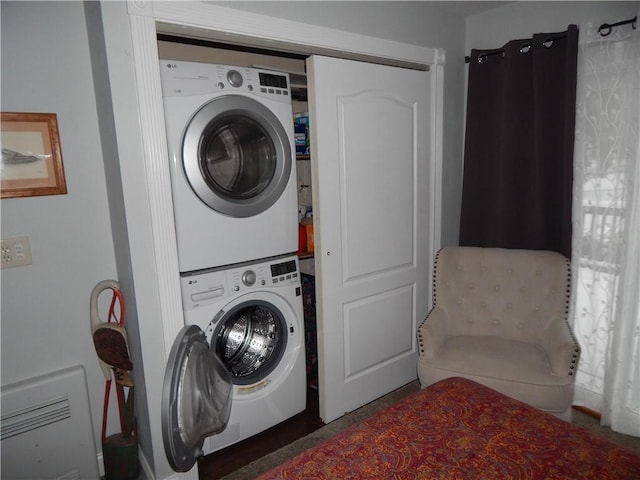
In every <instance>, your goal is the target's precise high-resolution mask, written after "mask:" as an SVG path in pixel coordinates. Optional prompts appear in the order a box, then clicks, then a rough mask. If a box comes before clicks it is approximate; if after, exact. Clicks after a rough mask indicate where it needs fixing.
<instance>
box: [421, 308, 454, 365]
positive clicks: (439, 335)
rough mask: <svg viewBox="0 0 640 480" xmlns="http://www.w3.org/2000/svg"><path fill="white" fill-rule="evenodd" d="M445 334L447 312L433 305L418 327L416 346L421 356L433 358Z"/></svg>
mask: <svg viewBox="0 0 640 480" xmlns="http://www.w3.org/2000/svg"><path fill="white" fill-rule="evenodd" d="M446 336H447V312H445V311H444V310H443V309H442V308H438V307H434V308H433V309H432V310H431V311H430V312H429V314H428V315H427V318H426V319H425V320H424V322H422V324H421V325H420V326H419V327H418V347H419V349H420V353H419V355H420V356H421V357H428V358H433V357H434V356H435V355H436V353H437V352H438V350H440V347H441V346H442V344H443V343H444V340H445V338H446Z"/></svg>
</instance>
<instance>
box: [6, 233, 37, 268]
mask: <svg viewBox="0 0 640 480" xmlns="http://www.w3.org/2000/svg"><path fill="white" fill-rule="evenodd" d="M1 252H2V257H1V260H2V261H1V263H0V265H1V266H2V268H12V267H23V266H25V265H31V246H30V245H29V237H16V238H3V239H2V248H1Z"/></svg>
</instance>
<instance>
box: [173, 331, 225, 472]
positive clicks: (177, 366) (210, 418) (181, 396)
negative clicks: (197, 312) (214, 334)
mask: <svg viewBox="0 0 640 480" xmlns="http://www.w3.org/2000/svg"><path fill="white" fill-rule="evenodd" d="M231 392H232V383H231V375H230V374H229V372H228V371H227V369H226V368H225V367H224V365H223V364H222V362H221V361H220V359H219V358H218V356H217V355H216V353H215V352H214V351H213V350H211V349H209V344H208V343H207V340H206V338H205V336H204V333H203V332H202V330H201V329H200V328H199V327H197V326H196V325H190V326H186V327H184V328H183V329H182V330H181V331H180V333H179V334H178V337H177V338H176V340H175V342H174V344H173V347H172V348H171V353H170V354H169V360H168V362H167V369H166V371H165V376H164V385H163V388H162V438H163V442H164V449H165V452H166V455H167V460H168V461H169V464H170V465H171V468H173V469H174V470H175V471H177V472H186V471H188V470H190V469H191V468H192V467H193V465H194V464H195V462H196V460H197V459H198V457H200V456H202V455H203V452H202V444H203V442H204V439H205V438H206V437H208V436H210V435H213V434H215V433H219V432H221V431H222V430H224V429H225V428H226V426H227V422H228V421H229V415H230V413H231Z"/></svg>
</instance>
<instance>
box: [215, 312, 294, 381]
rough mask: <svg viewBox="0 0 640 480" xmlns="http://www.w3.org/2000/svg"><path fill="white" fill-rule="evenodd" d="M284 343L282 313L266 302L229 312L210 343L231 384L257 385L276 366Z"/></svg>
mask: <svg viewBox="0 0 640 480" xmlns="http://www.w3.org/2000/svg"><path fill="white" fill-rule="evenodd" d="M286 342H287V326H286V322H285V321H284V318H283V316H282V313H281V312H280V311H279V310H278V309H276V308H275V307H274V306H273V305H270V304H268V303H266V302H260V301H254V302H251V303H250V304H242V305H239V306H238V307H237V308H235V309H232V310H231V311H230V312H229V314H228V315H227V316H226V318H225V319H223V320H222V322H221V323H220V324H219V326H218V328H217V329H216V332H215V334H214V339H213V340H212V343H214V344H215V350H216V353H217V355H218V357H219V358H220V359H221V360H222V362H223V364H224V365H225V367H226V368H227V370H228V371H229V373H230V374H231V377H232V378H233V382H234V383H236V384H239V385H249V384H251V383H254V382H257V381H259V380H261V379H263V378H264V377H266V376H267V375H269V374H270V373H271V372H272V371H273V369H274V368H275V367H276V366H277V365H278V362H279V361H280V359H281V358H282V355H283V353H284V350H285V347H286Z"/></svg>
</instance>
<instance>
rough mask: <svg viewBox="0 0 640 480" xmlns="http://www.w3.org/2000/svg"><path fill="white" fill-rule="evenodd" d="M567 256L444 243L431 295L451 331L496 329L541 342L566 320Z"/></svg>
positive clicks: (467, 332)
mask: <svg viewBox="0 0 640 480" xmlns="http://www.w3.org/2000/svg"><path fill="white" fill-rule="evenodd" d="M570 282H571V273H570V266H569V261H568V260H567V258H566V257H564V256H563V255H562V254H560V253H556V252H550V251H536V250H515V249H513V250H512V249H503V248H480V247H445V248H443V249H441V250H440V251H439V252H438V254H437V255H436V259H435V265H434V282H433V300H434V306H435V307H436V308H442V309H443V310H445V311H446V313H447V318H448V322H447V329H448V333H449V334H450V335H496V336H501V337H504V338H511V339H514V340H520V341H525V342H528V343H539V342H541V341H544V340H543V338H544V336H545V332H547V331H548V330H549V329H551V328H552V325H553V324H554V323H556V322H566V319H567V314H568V309H569V298H570V290H571V287H570V285H571V284H570Z"/></svg>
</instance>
